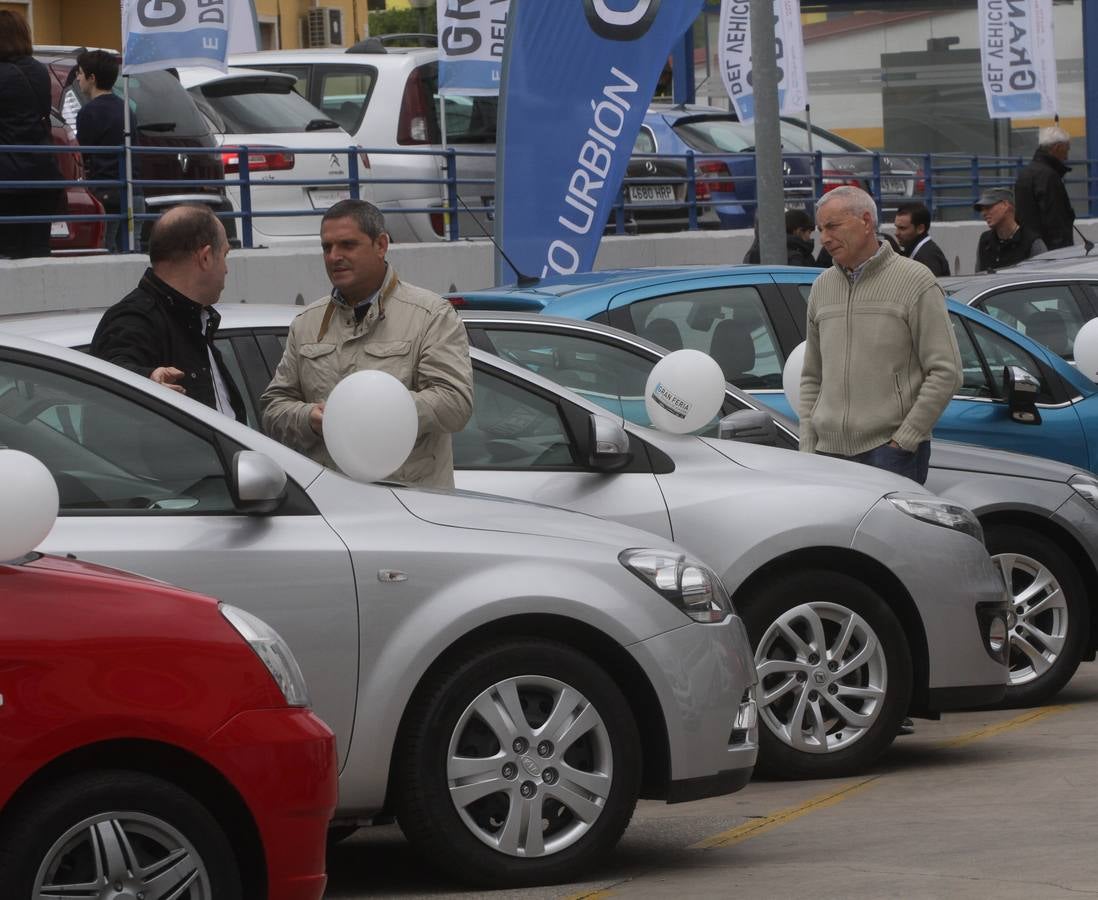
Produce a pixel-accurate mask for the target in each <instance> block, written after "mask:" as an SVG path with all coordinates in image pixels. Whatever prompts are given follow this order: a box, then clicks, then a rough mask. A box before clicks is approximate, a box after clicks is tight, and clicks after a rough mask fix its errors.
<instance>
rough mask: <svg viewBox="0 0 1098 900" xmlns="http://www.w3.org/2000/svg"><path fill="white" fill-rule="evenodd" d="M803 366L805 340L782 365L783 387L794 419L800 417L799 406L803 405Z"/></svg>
mask: <svg viewBox="0 0 1098 900" xmlns="http://www.w3.org/2000/svg"><path fill="white" fill-rule="evenodd" d="M803 368H804V341H801V342H800V343H799V344H797V346H796V347H794V348H793V351H792V352H791V353H790V354H789V356H787V357H786V359H785V365H784V366H783V367H782V388H783V389H784V390H785V399H786V400H788V401H789V405H790V406H792V407H793V418H794V419H799V418H800V412H799V411H798V409H797V407H799V406H800V405H801V370H802V369H803Z"/></svg>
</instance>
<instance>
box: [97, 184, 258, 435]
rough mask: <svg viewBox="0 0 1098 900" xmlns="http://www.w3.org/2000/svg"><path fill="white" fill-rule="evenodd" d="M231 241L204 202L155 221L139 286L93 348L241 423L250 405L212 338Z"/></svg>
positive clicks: (107, 316)
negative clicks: (146, 262)
mask: <svg viewBox="0 0 1098 900" xmlns="http://www.w3.org/2000/svg"><path fill="white" fill-rule="evenodd" d="M228 253H229V241H228V238H227V237H226V236H225V228H224V226H223V225H222V224H221V222H220V221H219V220H218V218H217V216H215V215H214V214H213V212H212V211H211V210H210V209H209V207H206V206H198V205H195V206H186V205H184V206H174V207H172V208H171V209H169V210H168V211H167V212H165V213H164V215H162V216H161V217H160V218H159V219H157V220H156V222H155V223H154V224H153V227H152V231H151V232H150V234H149V261H150V262H151V263H152V266H151V268H149V269H146V270H145V274H144V275H143V276H142V277H141V282H140V283H139V284H138V285H137V288H136V289H134V290H133V291H130V293H129V294H127V295H126V296H125V297H123V298H122V299H121V300H119V301H118V302H117V303H116V304H115V305H114V306H112V307H111V308H110V309H108V310H107V311H106V312H105V313H104V314H103V318H102V319H100V320H99V325H98V326H97V327H96V329H95V335H94V337H92V343H91V353H92V355H93V356H98V357H99V358H100V359H105V360H107V362H112V363H115V364H116V365H119V366H122V367H124V368H126V369H129V370H130V371H131V372H135V373H136V374H138V375H142V376H144V377H146V378H151V379H152V380H153V381H155V382H157V383H158V384H162V385H164V386H165V387H167V388H171V390H173V391H179V393H181V394H186V395H187V396H189V397H193V398H194V399H195V400H198V401H199V402H201V403H205V404H206V405H207V406H211V407H213V408H214V409H216V410H218V411H219V412H222V413H224V414H225V415H227V416H231V417H233V418H235V419H237V420H238V421H241V422H243V421H245V420H246V414H245V409H244V403H243V400H242V399H241V396H240V391H239V390H238V389H237V385H235V384H234V383H233V379H232V376H231V375H230V374H229V372H228V371H227V370H226V368H225V363H224V361H223V360H222V358H221V353H220V351H219V350H218V349H217V347H216V346H215V344H214V336H215V334H216V333H217V326H218V324H219V323H220V321H221V317H220V316H219V315H218V314H217V311H216V310H214V309H213V306H214V304H215V303H217V301H218V300H220V299H221V292H222V290H224V288H225V276H226V274H227V273H228V266H227V265H226V263H225V258H226V257H227V256H228Z"/></svg>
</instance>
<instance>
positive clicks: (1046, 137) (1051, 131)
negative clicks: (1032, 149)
mask: <svg viewBox="0 0 1098 900" xmlns="http://www.w3.org/2000/svg"><path fill="white" fill-rule="evenodd" d="M1070 143H1071V135H1070V134H1068V133H1067V132H1066V131H1064V129H1063V128H1061V127H1060V126H1059V125H1049V126H1047V127H1045V128H1042V129H1041V130H1040V131H1038V132H1037V146H1038V147H1052V146H1053V145H1055V144H1070Z"/></svg>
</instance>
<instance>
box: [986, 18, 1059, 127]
mask: <svg viewBox="0 0 1098 900" xmlns="http://www.w3.org/2000/svg"><path fill="white" fill-rule="evenodd" d="M979 16H980V70H981V73H982V74H983V81H984V96H985V97H986V98H987V111H988V115H989V116H991V118H993V119H1007V118H1011V117H1013V118H1016V119H1031V118H1036V117H1039V116H1051V115H1054V114H1055V113H1056V112H1057V108H1056V47H1055V46H1054V44H1053V40H1052V0H980V4H979Z"/></svg>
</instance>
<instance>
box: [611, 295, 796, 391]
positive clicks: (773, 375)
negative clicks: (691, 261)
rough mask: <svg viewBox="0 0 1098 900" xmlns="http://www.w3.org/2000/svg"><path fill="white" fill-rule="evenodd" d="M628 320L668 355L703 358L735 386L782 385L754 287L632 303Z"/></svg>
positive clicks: (770, 335)
mask: <svg viewBox="0 0 1098 900" xmlns="http://www.w3.org/2000/svg"><path fill="white" fill-rule="evenodd" d="M629 315H630V318H631V320H632V325H633V328H632V330H633V331H635V332H636V333H637V334H639V335H640V336H641V337H644V338H647V339H648V340H650V341H652V342H654V343H656V344H659V345H660V346H662V347H666V348H667V349H668V350H680V349H682V348H684V347H686V348H691V349H694V350H701V351H702V352H703V353H708V354H709V355H710V356H712V357H713V358H714V359H715V360H716V361H717V362H718V363H719V364H720V367H721V370H722V371H723V372H724V377H725V380H726V381H730V382H732V384H734V385H736V386H737V387H741V388H748V389H751V388H756V389H757V388H780V387H781V386H782V365H783V363H784V359H783V357H782V355H781V352H780V350H779V349H778V341H777V339H776V338H775V336H774V330H773V328H772V326H771V324H770V319H769V317H768V315H767V313H766V308H765V307H764V305H763V301H762V297H761V296H760V295H759V292H758V290H757V289H756V288H754V287H750V286H743V287H727V288H719V289H716V290H708V291H691V292H688V293H683V294H670V295H667V296H662V297H652V298H650V299H648V300H640V301H638V302H636V303H633V304H632V305H631V306H630V307H629Z"/></svg>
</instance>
